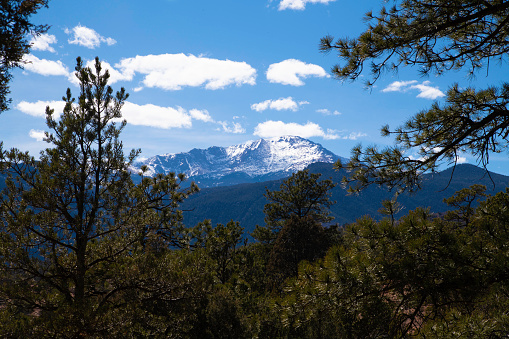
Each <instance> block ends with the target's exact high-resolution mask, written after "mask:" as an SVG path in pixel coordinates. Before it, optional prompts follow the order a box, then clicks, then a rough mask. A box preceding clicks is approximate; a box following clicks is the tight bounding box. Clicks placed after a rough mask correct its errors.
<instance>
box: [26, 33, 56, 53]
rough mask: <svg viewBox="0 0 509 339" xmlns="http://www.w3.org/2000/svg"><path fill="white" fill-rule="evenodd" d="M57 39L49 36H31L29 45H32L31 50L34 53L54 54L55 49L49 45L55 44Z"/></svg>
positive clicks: (45, 34)
mask: <svg viewBox="0 0 509 339" xmlns="http://www.w3.org/2000/svg"><path fill="white" fill-rule="evenodd" d="M56 43H57V38H56V36H54V35H51V34H47V33H44V34H41V35H39V36H33V37H32V39H30V44H31V45H32V49H33V50H34V51H48V52H52V53H56V51H55V49H54V48H53V47H51V46H50V45H51V44H56Z"/></svg>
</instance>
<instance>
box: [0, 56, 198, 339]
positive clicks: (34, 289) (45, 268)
mask: <svg viewBox="0 0 509 339" xmlns="http://www.w3.org/2000/svg"><path fill="white" fill-rule="evenodd" d="M76 76H77V78H78V80H79V82H80V87H79V88H80V93H79V97H78V98H77V99H75V98H73V96H72V94H71V91H70V90H69V89H68V90H67V93H66V96H64V97H63V100H64V101H65V108H64V110H63V113H62V115H61V116H60V118H59V119H57V117H56V116H55V113H54V111H53V110H52V109H50V108H49V107H48V108H47V109H46V114H47V125H48V128H49V129H50V131H51V132H46V137H45V140H46V142H48V143H49V144H50V145H51V146H50V147H49V148H47V149H46V150H44V151H43V152H41V155H40V160H35V159H34V158H33V157H32V156H30V155H29V154H28V153H23V152H20V151H19V150H17V149H12V150H9V151H6V150H1V152H0V159H1V161H2V162H3V164H4V166H5V169H4V172H6V173H7V174H8V179H7V181H6V185H7V187H6V189H5V190H4V191H3V193H2V196H1V200H0V213H1V214H0V276H2V280H1V282H0V300H2V306H1V307H0V309H1V310H0V311H1V313H2V318H3V319H9V321H4V322H3V323H2V324H0V336H7V337H8V336H11V337H12V336H17V335H21V334H23V335H25V336H27V335H28V336H31V337H55V336H56V337H70V338H71V337H72V338H77V337H98V336H105V335H111V334H112V333H116V332H115V331H126V327H124V325H123V324H128V323H129V321H130V320H129V319H131V320H132V319H134V318H136V317H134V316H133V317H132V318H129V317H128V316H127V315H128V314H130V313H129V312H131V311H132V310H133V309H137V306H138V305H139V303H140V302H141V301H142V300H153V301H154V300H160V299H165V298H167V294H168V293H170V292H171V291H173V292H174V293H176V294H178V292H176V291H178V290H179V287H178V286H176V285H175V279H174V278H173V280H172V279H170V278H169V277H168V272H166V271H165V270H164V267H161V266H160V265H161V263H164V262H165V260H167V259H165V258H166V257H167V255H169V254H168V252H169V250H168V247H169V246H170V245H176V244H178V243H179V242H180V241H181V240H182V239H181V233H180V232H179V230H180V229H181V228H182V225H181V220H182V215H181V212H180V211H179V210H178V205H179V203H180V202H182V200H183V199H184V198H185V197H186V196H187V195H188V194H190V193H193V192H195V191H196V190H197V188H196V186H195V185H194V184H193V185H191V187H190V188H189V189H182V188H181V187H180V183H181V181H183V180H185V177H184V176H183V175H179V176H178V177H175V175H174V174H169V175H166V176H163V175H160V176H158V177H155V178H143V179H142V181H141V183H140V184H139V185H134V184H133V182H132V180H131V173H130V171H129V166H130V165H131V164H132V162H133V161H134V159H135V157H136V156H137V155H138V154H139V150H138V151H137V150H132V151H131V152H130V154H129V155H128V156H127V157H126V156H125V155H124V152H123V147H122V143H121V142H120V141H119V139H118V138H119V135H120V133H121V131H122V129H123V128H124V126H125V124H126V122H125V121H119V120H120V119H121V108H122V105H123V104H124V102H125V100H126V99H127V97H128V95H127V94H126V93H125V90H124V89H123V88H122V89H121V90H120V91H119V92H117V93H116V94H114V93H113V90H112V88H111V87H109V86H108V85H107V83H108V78H109V74H108V71H103V70H102V68H101V63H100V62H99V59H98V58H96V63H95V67H94V69H90V68H85V67H83V64H82V61H81V59H80V58H78V59H77V66H76ZM155 257H158V258H159V260H160V262H156V261H154V258H155ZM173 265H177V264H173ZM177 266H178V265H177ZM165 276H166V278H165V279H162V278H161V277H165ZM198 276H199V275H198V274H195V275H194V277H196V279H198ZM193 279H195V278H193ZM176 299H178V298H176ZM146 312H149V311H145V313H146ZM138 316H139V315H138Z"/></svg>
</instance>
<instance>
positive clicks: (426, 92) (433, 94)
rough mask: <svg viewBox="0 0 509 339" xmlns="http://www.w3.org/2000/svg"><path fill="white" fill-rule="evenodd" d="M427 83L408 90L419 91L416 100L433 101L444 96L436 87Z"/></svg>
mask: <svg viewBox="0 0 509 339" xmlns="http://www.w3.org/2000/svg"><path fill="white" fill-rule="evenodd" d="M429 84H430V82H429V81H424V82H423V83H422V84H419V85H413V86H411V87H410V88H412V89H417V90H419V92H420V93H419V95H417V97H418V98H424V99H431V100H435V99H436V98H441V97H444V96H445V93H444V92H442V91H441V90H439V89H438V87H431V86H429Z"/></svg>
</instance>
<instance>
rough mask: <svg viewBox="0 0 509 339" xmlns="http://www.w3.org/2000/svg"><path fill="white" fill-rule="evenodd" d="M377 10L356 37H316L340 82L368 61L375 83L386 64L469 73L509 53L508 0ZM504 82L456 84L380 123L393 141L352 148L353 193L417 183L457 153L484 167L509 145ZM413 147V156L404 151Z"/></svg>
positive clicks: (408, 0)
mask: <svg viewBox="0 0 509 339" xmlns="http://www.w3.org/2000/svg"><path fill="white" fill-rule="evenodd" d="M393 2H394V5H393V7H392V8H390V9H386V8H385V7H383V8H382V10H381V11H380V12H379V14H378V15H374V14H373V13H372V12H370V13H367V15H366V20H367V21H368V22H369V24H368V27H367V29H366V30H365V31H364V32H363V33H362V34H361V35H359V36H358V37H357V38H354V39H338V40H337V41H334V38H333V37H331V36H326V37H324V38H322V40H321V46H320V48H321V50H322V51H324V52H330V51H335V52H337V53H338V55H339V57H340V58H342V59H344V60H345V61H346V63H345V64H344V65H337V66H334V67H333V69H332V73H333V74H334V75H335V76H336V77H337V78H338V79H341V80H346V79H350V80H355V79H357V78H358V77H359V76H360V75H361V73H362V72H363V70H364V66H365V65H366V64H368V63H369V67H370V70H371V78H370V79H369V80H368V82H367V85H368V86H372V85H373V83H374V82H375V81H376V80H377V79H378V78H379V77H380V76H381V75H382V73H383V72H384V71H387V70H393V71H394V70H398V68H399V67H401V66H407V65H410V66H416V67H419V70H420V71H421V73H422V74H430V73H434V74H437V75H441V74H443V73H445V72H447V71H449V70H456V69H460V68H468V70H469V73H470V74H471V75H474V74H476V72H477V71H479V70H481V69H485V68H488V69H489V66H490V63H493V61H498V62H500V63H504V62H505V61H507V55H508V53H507V52H509V25H508V23H509V3H508V2H507V1H501V0H488V1H477V0H461V1H448V0H438V1H437V0H433V1H431V0H397V1H393ZM508 104H509V84H507V83H506V84H502V85H501V86H500V87H490V88H487V89H484V90H477V89H475V88H465V89H462V88H460V87H459V86H457V85H453V86H452V87H451V88H450V90H449V91H448V93H447V98H446V103H445V104H443V105H440V104H438V103H436V104H434V105H433V106H432V107H431V108H430V109H427V110H424V111H422V112H420V113H417V114H416V115H415V116H413V117H411V118H410V119H409V120H408V121H407V122H406V123H405V124H404V125H403V126H401V127H398V128H396V129H395V130H391V129H390V128H389V127H388V126H384V127H383V128H382V135H385V136H389V135H395V140H396V145H395V146H393V147H387V148H385V149H379V148H378V147H376V146H372V147H366V148H363V147H361V146H358V147H355V148H354V149H353V150H352V159H351V161H350V162H349V163H348V164H346V165H345V164H341V163H338V164H337V167H345V166H346V168H347V169H349V170H351V171H352V172H351V175H350V177H348V178H345V183H346V184H349V185H350V189H351V190H352V191H358V190H360V189H363V188H365V187H366V186H368V185H370V184H385V185H388V186H389V187H391V188H392V187H398V188H403V189H410V190H412V189H414V188H418V187H419V183H420V181H419V176H420V174H422V173H424V172H426V171H435V170H436V169H437V168H438V167H439V166H440V165H441V164H443V163H448V164H456V163H457V159H458V155H459V153H462V152H465V153H470V154H471V155H473V156H474V157H476V158H477V160H478V163H479V164H481V165H482V166H484V167H485V166H486V165H487V164H488V162H489V156H490V154H491V153H498V152H502V151H504V150H506V149H507V146H508V144H507V143H508V141H509V139H508V137H509V119H508V116H509V110H508V108H507V107H508ZM413 149H415V150H416V151H418V153H419V156H418V157H413V158H412V157H410V156H409V153H410V152H408V151H409V150H413Z"/></svg>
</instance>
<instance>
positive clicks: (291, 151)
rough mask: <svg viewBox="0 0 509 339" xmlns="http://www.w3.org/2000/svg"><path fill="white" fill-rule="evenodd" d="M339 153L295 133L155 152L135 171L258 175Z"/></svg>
mask: <svg viewBox="0 0 509 339" xmlns="http://www.w3.org/2000/svg"><path fill="white" fill-rule="evenodd" d="M338 159H339V157H338V156H337V155H335V154H334V153H332V152H330V151H328V150H327V149H325V148H323V147H322V146H321V145H320V144H317V143H314V142H312V141H309V140H307V139H303V138H301V137H296V136H284V137H277V138H271V139H259V140H254V141H248V142H246V143H243V144H240V145H235V146H230V147H216V146H214V147H210V148H207V149H196V148H195V149H193V150H191V151H189V152H186V153H177V154H164V155H156V156H154V157H151V158H149V159H147V160H145V161H143V162H139V163H136V164H135V166H134V168H133V170H135V171H136V172H137V171H138V170H139V169H140V167H141V166H143V165H145V166H147V172H146V173H145V175H149V176H153V175H155V174H157V173H165V174H166V173H169V172H174V173H185V174H186V175H187V176H188V177H200V178H214V179H220V178H221V177H224V176H226V175H230V174H234V173H235V174H236V173H242V174H245V175H247V176H248V177H259V176H264V175H268V174H275V173H280V174H281V175H280V176H279V177H283V176H286V175H289V174H290V173H294V172H296V171H299V170H302V169H304V168H306V167H307V166H308V165H310V164H312V163H315V162H327V163H332V162H335V161H336V160H338Z"/></svg>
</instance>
